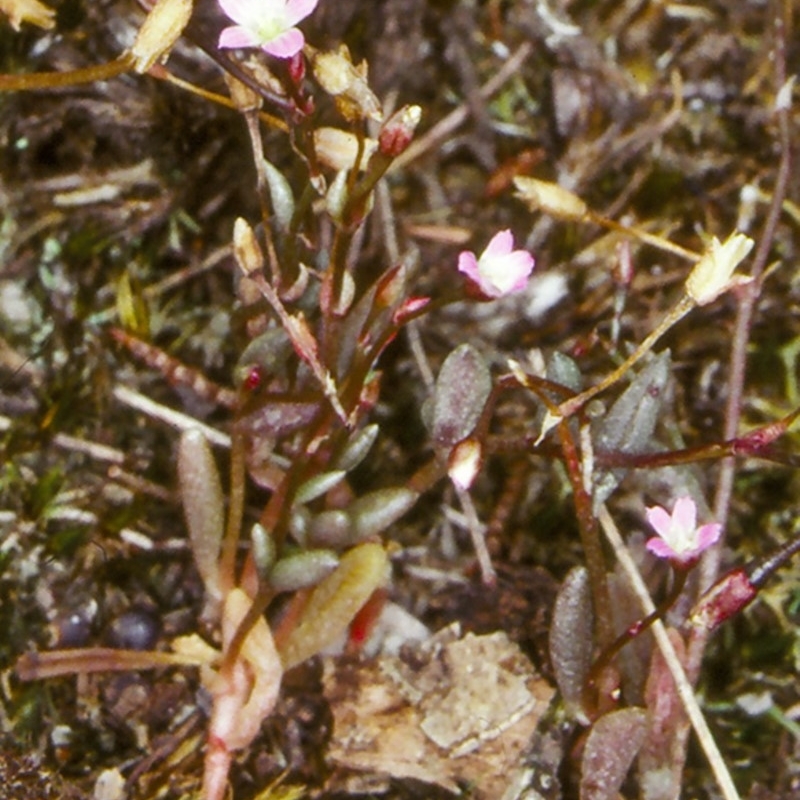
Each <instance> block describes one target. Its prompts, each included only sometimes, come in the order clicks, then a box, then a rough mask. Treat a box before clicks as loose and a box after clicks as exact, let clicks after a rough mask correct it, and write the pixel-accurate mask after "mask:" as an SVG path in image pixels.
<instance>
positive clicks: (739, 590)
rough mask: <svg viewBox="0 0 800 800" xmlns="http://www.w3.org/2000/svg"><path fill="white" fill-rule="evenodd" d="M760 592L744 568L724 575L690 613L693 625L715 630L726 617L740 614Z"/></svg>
mask: <svg viewBox="0 0 800 800" xmlns="http://www.w3.org/2000/svg"><path fill="white" fill-rule="evenodd" d="M757 594H758V587H756V586H755V585H754V584H753V582H752V581H751V580H750V578H749V576H748V575H747V573H746V572H745V571H744V570H743V569H735V570H733V571H732V572H729V573H728V574H727V575H724V576H723V577H722V578H721V579H720V580H719V581H717V583H715V584H714V585H713V586H712V587H711V588H710V589H709V590H708V591H707V592H706V593H705V594H704V595H703V596H702V597H701V598H700V601H699V602H698V604H697V605H696V606H695V607H694V609H693V610H692V613H691V614H690V615H689V621H690V622H691V624H692V625H694V626H695V627H698V628H702V629H703V630H706V631H713V630H714V629H715V628H717V627H719V626H720V625H721V624H722V623H723V622H725V620H726V619H728V618H730V617H732V616H733V615H734V614H738V613H739V611H741V610H742V609H743V608H744V607H745V606H747V605H748V604H749V603H751V602H752V601H753V599H754V598H755V596H756V595H757Z"/></svg>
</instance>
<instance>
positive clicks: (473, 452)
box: [447, 438, 483, 491]
mask: <svg viewBox="0 0 800 800" xmlns="http://www.w3.org/2000/svg"><path fill="white" fill-rule="evenodd" d="M482 464H483V448H482V447H481V443H480V442H479V441H478V440H477V439H473V438H469V439H464V440H463V441H461V442H459V443H458V444H457V445H456V446H455V447H454V448H453V450H452V451H451V453H450V458H449V459H448V465H447V474H448V475H449V477H450V480H451V481H453V483H454V484H455V485H456V486H457V487H458V488H459V489H464V490H465V491H466V490H467V489H469V488H470V486H472V484H473V482H474V481H475V478H477V477H478V473H479V472H480V471H481V465H482Z"/></svg>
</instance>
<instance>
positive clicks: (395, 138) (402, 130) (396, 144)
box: [378, 106, 422, 158]
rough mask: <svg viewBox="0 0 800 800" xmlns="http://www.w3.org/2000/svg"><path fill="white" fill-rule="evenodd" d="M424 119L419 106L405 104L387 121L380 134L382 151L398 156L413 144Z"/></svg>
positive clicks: (388, 154)
mask: <svg viewBox="0 0 800 800" xmlns="http://www.w3.org/2000/svg"><path fill="white" fill-rule="evenodd" d="M420 119H422V109H421V108H420V107H419V106H403V108H401V109H400V110H399V111H398V112H397V113H395V114H392V116H391V117H390V118H389V119H388V120H387V121H386V123H385V124H384V126H383V127H382V128H381V132H380V134H379V135H378V144H379V146H380V149H381V153H383V154H384V155H385V156H391V157H392V158H396V157H397V156H399V155H400V153H402V152H403V151H404V150H405V149H406V148H407V147H408V146H409V144H411V140H412V139H413V138H414V131H415V130H416V129H417V125H419V121H420Z"/></svg>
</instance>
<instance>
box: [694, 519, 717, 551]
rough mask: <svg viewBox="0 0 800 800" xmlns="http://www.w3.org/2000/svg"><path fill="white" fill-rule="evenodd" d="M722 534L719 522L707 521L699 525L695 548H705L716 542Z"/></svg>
mask: <svg viewBox="0 0 800 800" xmlns="http://www.w3.org/2000/svg"><path fill="white" fill-rule="evenodd" d="M720 536H722V525H720V524H719V522H709V523H707V524H706V525H703V526H701V527H700V528H699V529H698V531H697V549H698V550H705V549H706V548H708V547H711V545H712V544H716V543H717V542H718V541H719V537H720Z"/></svg>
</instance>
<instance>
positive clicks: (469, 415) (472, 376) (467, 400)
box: [432, 344, 492, 456]
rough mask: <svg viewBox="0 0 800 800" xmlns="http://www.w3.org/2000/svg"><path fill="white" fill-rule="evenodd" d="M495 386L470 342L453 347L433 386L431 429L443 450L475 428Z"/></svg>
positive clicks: (444, 451) (439, 448)
mask: <svg viewBox="0 0 800 800" xmlns="http://www.w3.org/2000/svg"><path fill="white" fill-rule="evenodd" d="M491 390H492V377H491V373H490V372H489V367H487V366H486V362H485V361H484V360H483V356H481V354H480V353H479V352H478V351H477V350H476V349H475V348H474V347H472V345H469V344H462V345H460V346H459V347H457V348H456V349H455V350H453V352H452V353H450V355H449V356H447V358H446V359H445V361H444V364H442V368H441V370H439V376H438V377H437V378H436V388H435V389H434V401H433V414H432V433H433V441H434V445H435V447H436V448H437V450H439V452H440V454H442V455H445V456H446V455H447V454H449V452H450V450H451V449H452V447H453V445H455V444H456V443H458V442H460V441H461V440H462V439H463V438H465V437H466V436H468V435H469V434H470V433H472V431H473V430H474V428H475V425H476V424H477V422H478V419H479V418H480V416H481V413H482V412H483V409H484V406H485V405H486V401H487V400H488V399H489V394H490V392H491Z"/></svg>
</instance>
